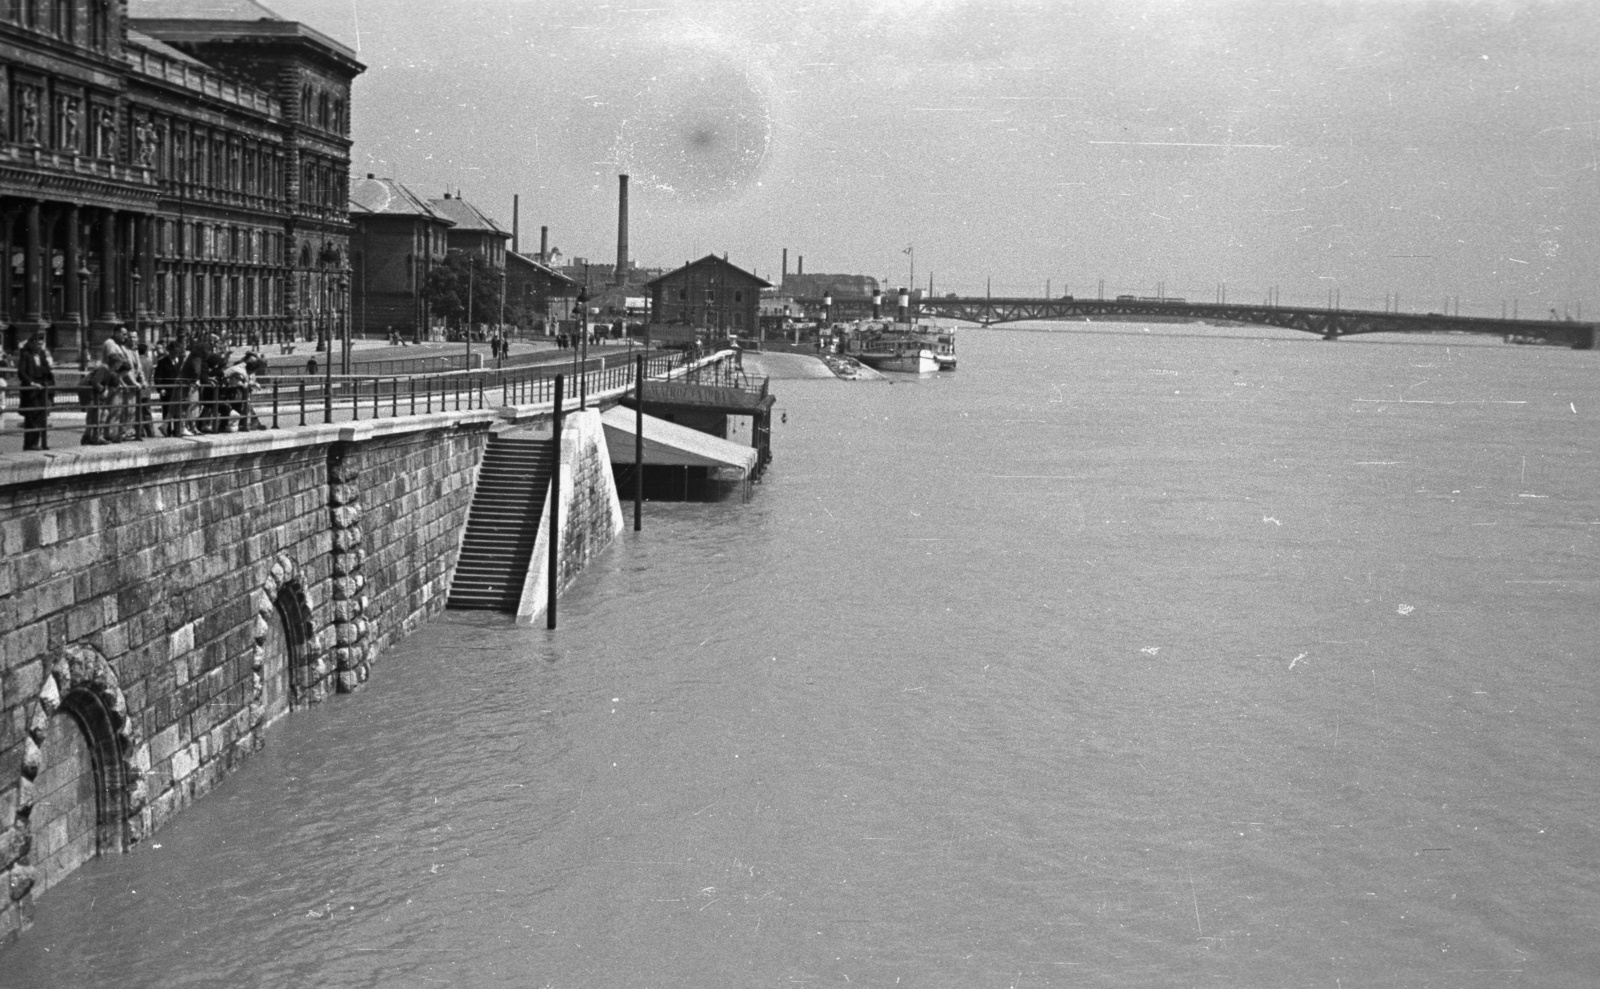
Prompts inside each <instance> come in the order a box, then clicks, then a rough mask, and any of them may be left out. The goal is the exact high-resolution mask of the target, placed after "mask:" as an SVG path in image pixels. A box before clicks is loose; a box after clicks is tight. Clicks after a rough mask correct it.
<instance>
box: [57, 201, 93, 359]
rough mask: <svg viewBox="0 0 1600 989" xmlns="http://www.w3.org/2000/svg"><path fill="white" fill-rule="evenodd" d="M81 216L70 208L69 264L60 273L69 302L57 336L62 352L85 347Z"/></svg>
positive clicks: (73, 208)
mask: <svg viewBox="0 0 1600 989" xmlns="http://www.w3.org/2000/svg"><path fill="white" fill-rule="evenodd" d="M78 216H79V214H78V207H77V206H76V205H72V206H68V207H67V209H66V220H65V222H66V225H67V249H66V258H65V260H66V265H65V268H64V270H63V271H62V273H61V278H62V292H63V293H64V295H65V298H64V299H63V300H62V301H63V302H65V303H66V305H65V306H63V307H62V309H63V311H64V312H65V314H66V320H65V322H64V323H63V325H62V327H61V328H60V330H59V331H58V333H57V338H58V339H57V346H58V347H59V348H60V349H61V350H63V351H65V350H72V351H77V350H78V349H79V348H80V347H81V346H82V345H83V340H84V336H83V334H84V330H85V327H86V326H87V324H88V321H89V317H88V314H87V313H85V312H83V311H82V308H81V307H80V305H79V303H80V301H81V296H82V294H83V286H82V284H81V282H82V280H81V279H80V278H79V277H78V269H79V268H81V267H82V266H83V237H82V233H83V231H82V229H81V223H80V221H79V218H78Z"/></svg>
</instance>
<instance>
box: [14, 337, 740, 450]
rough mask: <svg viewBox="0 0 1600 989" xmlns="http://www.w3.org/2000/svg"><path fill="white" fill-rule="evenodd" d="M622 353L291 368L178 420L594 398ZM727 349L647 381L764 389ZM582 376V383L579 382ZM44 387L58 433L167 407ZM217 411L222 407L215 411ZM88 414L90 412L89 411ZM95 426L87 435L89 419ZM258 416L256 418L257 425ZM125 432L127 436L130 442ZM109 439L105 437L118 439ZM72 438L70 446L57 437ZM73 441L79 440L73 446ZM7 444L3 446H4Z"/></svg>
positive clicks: (195, 402) (220, 423)
mask: <svg viewBox="0 0 1600 989" xmlns="http://www.w3.org/2000/svg"><path fill="white" fill-rule="evenodd" d="M635 356H637V352H636V353H635V354H633V355H630V354H628V353H625V352H624V353H618V354H604V355H601V356H598V357H590V358H589V359H588V361H587V362H583V363H582V365H581V368H580V369H579V370H581V372H582V373H581V375H579V374H577V373H575V368H574V365H575V364H577V363H578V362H575V361H565V360H557V361H547V362H544V363H539V364H530V365H525V366H521V367H506V368H493V369H483V370H474V371H448V372H443V373H439V374H433V375H318V376H315V377H313V376H309V375H287V376H269V377H263V378H259V379H258V380H257V381H256V385H255V388H254V390H253V391H251V392H250V393H249V395H248V396H243V395H240V394H238V393H237V391H234V390H229V389H226V388H223V389H219V390H218V391H217V392H216V393H213V394H212V395H211V396H210V397H209V399H208V400H205V401H203V400H202V395H201V391H200V389H198V388H191V389H189V392H188V394H187V396H186V397H185V399H184V401H183V402H182V405H183V423H184V425H186V426H188V427H189V428H192V429H196V430H201V431H228V432H233V431H237V430H240V429H244V430H249V429H252V428H260V429H287V428H295V427H299V426H314V425H322V424H327V423H334V422H339V423H344V422H359V421H364V420H372V419H384V418H400V417H404V416H417V415H431V414H434V413H447V412H462V411H474V410H481V409H492V408H501V407H505V406H538V405H544V404H548V403H551V402H552V401H553V400H554V385H555V378H556V375H558V374H563V375H566V377H567V378H568V379H569V383H568V386H567V389H568V390H567V395H568V396H569V397H570V396H572V395H575V394H578V393H580V392H581V393H583V394H587V395H588V396H590V397H591V398H592V397H594V396H598V395H603V394H607V393H611V394H615V393H618V392H622V391H626V390H627V389H628V388H630V387H631V386H632V385H633V381H634V373H635V372H634V364H633V362H632V358H633V357H635ZM725 356H726V355H720V354H719V355H716V356H714V357H711V358H706V359H700V360H695V359H691V358H689V357H687V356H686V355H683V354H679V353H656V354H652V355H650V356H649V357H648V358H647V359H646V362H645V365H646V367H645V375H646V378H647V379H648V378H657V379H676V380H689V381H696V382H699V383H705V384H713V383H715V384H719V385H722V386H724V387H739V388H741V389H744V390H754V389H756V388H757V387H759V389H760V393H761V394H762V395H763V396H764V395H765V393H766V388H767V383H766V381H765V380H764V379H763V380H762V381H761V383H760V385H759V386H756V385H754V384H753V383H751V382H750V381H749V379H747V378H746V377H745V376H744V375H743V373H742V372H739V371H738V370H737V369H734V368H731V367H729V368H723V367H722V365H724V364H727V363H728V362H727V361H726V360H725ZM580 381H581V385H580ZM49 391H50V413H49V422H48V425H47V427H46V429H47V433H48V434H49V435H50V436H52V437H56V438H57V439H58V440H59V439H60V438H61V437H62V436H63V435H68V436H70V434H72V433H80V432H81V433H84V435H85V437H91V436H96V435H113V436H114V435H117V434H133V433H137V432H139V431H141V425H140V423H141V413H140V408H141V404H142V407H143V408H144V409H145V410H146V413H145V414H146V415H147V416H148V421H150V422H151V423H152V426H153V429H154V430H155V431H156V433H157V434H158V435H159V433H160V430H161V427H162V425H163V423H164V421H165V417H164V406H163V403H162V402H161V401H160V398H159V397H158V395H159V393H158V392H157V391H155V390H154V389H152V390H151V391H150V392H149V393H148V396H147V399H146V400H145V401H144V402H143V403H139V402H137V401H135V400H134V399H132V398H131V397H127V396H126V393H124V397H119V398H115V399H108V400H107V401H105V402H103V403H102V404H97V405H92V406H86V405H85V404H84V402H83V396H82V395H81V394H80V393H79V392H78V390H77V389H76V388H75V387H73V386H71V385H58V386H56V387H54V388H52V389H50V390H49ZM20 399H21V394H20V388H19V387H18V386H17V385H16V384H15V382H14V381H12V382H9V383H8V384H7V386H6V387H5V388H3V389H0V432H3V433H5V434H9V435H15V434H17V433H19V432H21V425H22V424H21V422H20V421H19V419H20V415H21V412H22V409H21V408H20ZM219 409H220V412H219ZM91 414H92V415H91ZM91 417H92V418H93V419H95V421H96V425H95V426H94V427H93V429H94V430H97V431H98V433H92V432H90V430H91V427H90V425H89V421H88V420H89V419H90V418H91ZM257 423H259V425H256V424H257ZM132 438H133V437H132V436H131V435H125V436H124V440H125V439H132ZM124 440H117V439H112V440H109V442H122V441H124ZM55 445H69V444H60V443H58V444H55ZM70 445H77V444H76V443H74V444H70ZM10 449H12V447H11V446H10V445H9V444H7V445H6V446H4V447H0V450H10Z"/></svg>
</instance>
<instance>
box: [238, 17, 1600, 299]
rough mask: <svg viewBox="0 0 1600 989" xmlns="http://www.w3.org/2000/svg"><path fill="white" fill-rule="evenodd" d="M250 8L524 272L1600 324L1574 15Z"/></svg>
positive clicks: (425, 184)
mask: <svg viewBox="0 0 1600 989" xmlns="http://www.w3.org/2000/svg"><path fill="white" fill-rule="evenodd" d="M265 2H266V3H267V5H268V6H269V7H271V8H272V9H273V10H275V11H276V12H278V13H279V14H280V15H282V16H284V17H286V18H289V19H292V20H300V21H303V22H305V23H307V24H310V25H311V26H313V27H316V28H318V29H319V30H322V31H324V32H325V33H327V34H330V35H332V36H333V37H335V38H337V39H338V40H340V41H342V42H344V43H345V44H347V45H349V46H350V47H352V48H357V49H358V53H359V57H360V59H361V61H362V62H364V63H365V64H366V66H367V70H366V72H365V73H364V74H363V75H361V76H360V77H359V78H358V79H357V80H356V83H355V95H354V97H353V124H354V138H355V147H354V151H353V156H352V165H351V171H352V173H353V174H354V175H356V176H358V177H359V176H360V175H362V174H364V173H366V172H373V173H376V174H378V175H383V176H390V177H394V178H397V179H399V180H400V181H401V182H403V183H405V184H406V185H408V186H409V187H411V188H412V189H413V190H415V191H417V192H419V193H422V194H424V195H429V196H438V195H440V194H442V193H443V192H444V191H446V190H450V191H452V192H454V191H457V190H459V192H460V193H461V194H462V195H464V196H465V197H466V198H467V199H468V200H469V201H471V202H473V203H474V204H476V205H478V206H479V207H480V208H482V209H484V210H485V211H486V212H488V213H490V214H491V215H492V216H494V217H496V218H497V219H498V220H499V221H500V222H501V223H502V224H504V225H505V226H506V227H507V228H508V229H509V227H510V225H511V213H512V197H513V195H520V197H521V229H522V233H523V238H522V244H521V246H522V248H523V250H524V251H525V252H527V253H532V252H534V251H536V250H537V249H538V236H539V227H540V226H541V225H545V226H548V227H549V228H550V242H551V244H552V245H553V246H555V247H558V248H559V249H560V250H561V251H562V252H563V253H564V254H565V255H566V256H567V257H568V258H572V257H587V258H589V259H591V260H594V261H599V262H610V261H613V260H614V259H615V257H616V226H617V175H618V174H619V173H627V174H629V175H630V177H631V178H630V193H631V195H630V204H629V217H630V231H629V234H630V243H631V252H630V254H631V256H632V258H633V260H634V261H635V262H636V263H638V264H641V265H649V266H664V267H674V266H676V265H678V264H680V263H682V262H684V261H687V260H689V259H692V258H697V257H701V256H704V255H705V254H707V253H716V254H723V253H726V254H727V255H728V257H729V259H730V260H731V261H732V262H733V263H734V264H736V265H739V266H740V267H743V268H746V269H747V270H753V271H756V272H757V273H758V274H760V275H762V276H763V277H766V278H768V279H769V280H772V281H776V280H777V275H778V273H779V270H780V267H781V264H782V251H783V249H784V248H788V250H789V264H790V271H794V270H796V268H797V265H798V264H799V259H800V258H801V257H803V258H804V266H805V270H806V271H808V272H848V273H859V274H867V275H873V276H876V277H878V278H880V279H883V280H884V281H885V282H886V283H887V284H888V285H891V286H898V285H903V284H906V283H907V282H909V281H911V280H912V278H913V277H914V278H915V281H916V284H918V285H920V286H922V287H923V288H926V287H927V286H928V279H929V277H930V276H931V277H932V279H933V288H934V291H935V292H937V293H938V294H944V293H947V292H958V293H961V294H982V293H983V292H984V291H986V290H989V289H990V288H991V287H992V291H993V293H994V294H996V295H1024V296H1040V295H1043V294H1044V292H1045V291H1046V290H1047V288H1048V290H1049V291H1050V292H1051V293H1052V294H1055V295H1060V294H1063V293H1068V292H1070V293H1072V294H1074V295H1077V296H1080V297H1082V296H1093V295H1095V294H1097V293H1099V292H1100V291H1102V284H1103V291H1104V292H1105V294H1106V295H1107V296H1110V295H1114V294H1124V293H1133V294H1138V295H1155V294H1157V293H1158V292H1159V293H1161V294H1164V295H1167V296H1183V297H1187V298H1189V299H1194V300H1200V301H1212V300H1215V299H1217V298H1219V297H1220V295H1221V293H1223V292H1224V291H1225V292H1226V297H1227V299H1228V300H1229V301H1242V302H1260V301H1263V300H1264V299H1265V298H1266V297H1267V295H1268V293H1270V292H1274V291H1275V292H1276V293H1277V298H1278V299H1279V300H1280V301H1281V302H1283V303H1284V304H1291V303H1297V304H1323V303H1325V302H1326V301H1327V300H1328V299H1329V298H1331V297H1335V296H1336V297H1337V299H1338V301H1339V304H1340V305H1341V306H1343V307H1345V308H1369V309H1384V308H1388V307H1389V306H1391V305H1396V306H1398V307H1399V308H1400V309H1402V310H1405V311H1441V310H1442V308H1443V307H1446V306H1449V307H1451V309H1452V311H1454V310H1455V309H1456V308H1459V310H1460V312H1461V313H1462V314H1463V315H1472V314H1477V315H1496V316H1498V315H1500V313H1501V312H1502V310H1503V309H1504V310H1505V311H1508V312H1509V311H1511V310H1512V309H1513V308H1514V309H1515V310H1516V311H1517V312H1518V313H1519V314H1520V315H1523V316H1529V315H1547V314H1548V310H1549V309H1551V308H1554V309H1557V310H1559V311H1560V312H1561V313H1562V314H1563V315H1566V314H1576V315H1585V316H1587V317H1588V318H1595V317H1600V292H1597V291H1596V289H1597V287H1600V286H1597V280H1600V167H1597V163H1600V54H1597V53H1600V3H1595V2H1593V0H1579V2H1545V3H1540V2H1511V0H1489V2H1467V0H1433V2H1425V0H1195V2H1176V0H1086V2H1077V3H1071V2H1043V0H833V2H818V3H807V2H804V0H739V2H726V3H725V2H716V0H702V2H687V0H622V2H614V3H604V2H594V0H587V2H577V0H435V2H431V3H427V4H422V3H417V2H415V0H265Z"/></svg>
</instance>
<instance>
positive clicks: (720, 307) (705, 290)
mask: <svg viewBox="0 0 1600 989" xmlns="http://www.w3.org/2000/svg"><path fill="white" fill-rule="evenodd" d="M647 286H648V288H649V289H650V313H651V318H652V320H653V321H654V322H657V323H666V324H673V323H676V324H680V325H684V326H690V327H695V328H697V329H705V330H709V331H713V332H715V333H719V334H725V333H752V332H755V330H756V328H757V327H758V326H759V325H760V311H761V290H762V289H763V288H771V287H772V283H771V282H768V281H766V280H764V279H762V278H758V277H757V276H755V275H753V274H751V273H750V272H748V271H745V270H744V269H742V268H738V267H735V266H734V265H732V264H729V263H728V261H727V260H726V259H725V258H719V257H717V256H716V255H715V254H707V255H706V256H705V257H703V258H701V259H700V260H698V261H691V262H689V263H688V264H686V265H684V266H683V267H681V268H678V269H677V270H675V271H669V272H667V273H666V274H664V275H662V276H660V277H659V278H654V279H651V280H650V281H649V282H648V283H647Z"/></svg>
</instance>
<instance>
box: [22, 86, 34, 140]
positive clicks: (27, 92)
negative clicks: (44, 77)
mask: <svg viewBox="0 0 1600 989" xmlns="http://www.w3.org/2000/svg"><path fill="white" fill-rule="evenodd" d="M17 107H18V109H19V110H20V111H21V119H20V120H19V121H18V123H19V125H20V127H19V129H18V133H17V138H18V140H19V141H20V142H21V143H23V144H38V143H39V89H38V87H37V86H23V87H22V89H21V91H20V92H19V93H18V94H17Z"/></svg>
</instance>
